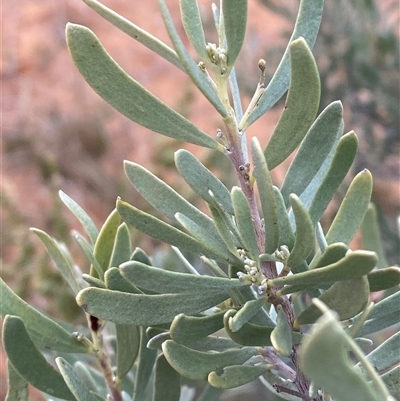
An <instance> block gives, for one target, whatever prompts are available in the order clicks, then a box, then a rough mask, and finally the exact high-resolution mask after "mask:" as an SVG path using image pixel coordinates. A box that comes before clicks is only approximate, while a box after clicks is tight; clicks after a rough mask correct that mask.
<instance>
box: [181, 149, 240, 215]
mask: <svg viewBox="0 0 400 401" xmlns="http://www.w3.org/2000/svg"><path fill="white" fill-rule="evenodd" d="M175 165H176V168H177V169H178V171H179V173H180V174H181V176H182V177H183V178H184V180H185V181H186V182H187V183H188V184H189V186H190V187H191V188H192V189H193V191H195V192H196V193H197V194H198V195H200V196H201V197H202V198H203V199H204V200H205V201H206V202H208V203H210V204H212V202H213V199H212V197H211V195H210V194H209V191H211V192H212V193H213V195H214V197H215V199H216V200H217V201H218V202H219V203H220V204H221V205H222V206H223V208H224V209H225V210H226V211H227V212H228V213H229V214H230V215H233V207H232V201H231V194H230V193H229V191H228V189H227V188H226V186H225V185H224V184H223V183H222V182H221V181H220V180H219V179H218V178H217V177H216V176H215V175H214V174H213V173H212V172H211V171H210V170H209V169H208V168H207V167H205V166H204V165H203V164H202V163H201V162H200V161H199V160H198V159H197V158H196V157H195V156H194V155H192V154H191V153H190V152H188V151H187V150H184V149H179V150H178V151H176V152H175Z"/></svg>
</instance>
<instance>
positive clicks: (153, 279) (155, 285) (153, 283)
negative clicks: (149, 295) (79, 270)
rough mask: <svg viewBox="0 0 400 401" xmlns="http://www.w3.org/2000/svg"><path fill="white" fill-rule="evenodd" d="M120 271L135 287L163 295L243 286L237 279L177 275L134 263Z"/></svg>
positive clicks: (128, 264) (126, 264)
mask: <svg viewBox="0 0 400 401" xmlns="http://www.w3.org/2000/svg"><path fill="white" fill-rule="evenodd" d="M120 271H121V273H122V276H123V277H124V278H125V279H127V280H128V281H130V282H131V283H133V284H134V285H135V286H137V287H139V288H144V289H146V290H151V291H154V292H158V293H163V294H168V293H171V294H172V293H181V292H190V293H192V292H202V291H214V290H220V291H223V290H228V289H231V288H238V287H243V286H244V284H243V283H242V282H241V281H240V280H238V279H229V278H221V277H212V276H205V275H201V276H200V275H195V274H190V273H178V272H173V271H168V270H164V269H161V268H158V267H151V266H148V265H145V264H143V263H140V262H134V261H131V262H126V263H124V264H122V266H121V268H120Z"/></svg>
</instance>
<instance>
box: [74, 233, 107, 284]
mask: <svg viewBox="0 0 400 401" xmlns="http://www.w3.org/2000/svg"><path fill="white" fill-rule="evenodd" d="M74 237H75V240H76V242H77V243H78V245H79V247H80V248H81V249H82V252H83V253H84V255H85V256H86V258H87V260H88V261H89V262H90V267H91V269H92V270H94V271H96V276H97V277H101V279H97V278H96V277H93V278H94V279H95V280H100V281H102V280H103V274H104V272H103V269H102V268H101V266H100V263H99V262H98V261H97V259H96V258H95V257H94V255H93V248H92V247H91V246H90V245H89V244H88V243H87V242H86V241H85V240H84V239H83V238H82V237H81V236H80V235H79V234H75V236H74ZM84 280H85V281H87V277H86V278H85V279H84Z"/></svg>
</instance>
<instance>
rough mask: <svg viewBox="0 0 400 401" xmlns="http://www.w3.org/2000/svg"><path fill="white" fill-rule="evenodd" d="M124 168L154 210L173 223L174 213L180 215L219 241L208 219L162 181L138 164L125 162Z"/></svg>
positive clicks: (211, 222)
mask: <svg viewBox="0 0 400 401" xmlns="http://www.w3.org/2000/svg"><path fill="white" fill-rule="evenodd" d="M124 167H125V173H126V175H127V177H128V178H129V181H130V182H131V183H132V185H133V186H134V187H135V188H136V190H137V191H138V192H139V193H140V194H141V195H142V196H143V197H144V198H145V199H146V200H147V202H149V203H150V204H151V205H152V206H153V207H154V208H155V209H157V210H158V211H160V212H161V213H163V214H165V215H166V216H167V217H168V218H169V219H171V220H173V221H175V214H176V213H178V212H179V213H182V214H184V215H185V216H187V217H189V218H190V219H191V220H193V221H194V222H195V223H196V224H198V225H199V226H200V227H202V228H204V229H205V230H207V231H209V234H211V235H213V236H214V237H215V239H216V240H219V241H221V239H220V238H219V234H218V233H217V231H216V229H215V226H214V224H213V221H212V220H211V219H210V217H208V216H207V215H205V214H204V213H203V212H201V211H200V210H199V209H197V208H196V207H194V206H193V205H192V204H191V203H190V202H188V201H187V200H186V199H185V198H183V197H182V196H181V195H179V194H178V193H177V192H176V191H175V190H174V189H172V188H171V187H170V186H169V185H167V184H166V183H165V182H164V181H162V180H160V179H159V178H158V177H156V176H155V175H154V174H152V173H150V171H148V170H146V169H145V168H144V167H142V166H140V165H139V164H136V163H133V162H128V161H125V162H124Z"/></svg>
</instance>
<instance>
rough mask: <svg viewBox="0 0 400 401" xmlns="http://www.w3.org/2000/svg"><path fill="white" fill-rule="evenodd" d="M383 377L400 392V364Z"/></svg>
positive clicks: (392, 393) (389, 385) (390, 387)
mask: <svg viewBox="0 0 400 401" xmlns="http://www.w3.org/2000/svg"><path fill="white" fill-rule="evenodd" d="M381 378H382V381H383V382H384V383H385V385H386V387H387V389H388V390H389V392H390V394H391V395H393V396H396V395H398V394H399V393H400V365H399V366H396V367H395V368H393V369H392V370H390V371H389V372H386V373H384V374H383V375H382V376H381ZM6 401H7V400H6Z"/></svg>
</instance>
